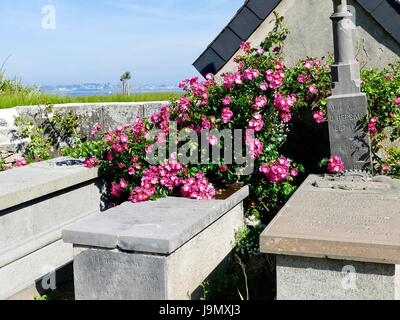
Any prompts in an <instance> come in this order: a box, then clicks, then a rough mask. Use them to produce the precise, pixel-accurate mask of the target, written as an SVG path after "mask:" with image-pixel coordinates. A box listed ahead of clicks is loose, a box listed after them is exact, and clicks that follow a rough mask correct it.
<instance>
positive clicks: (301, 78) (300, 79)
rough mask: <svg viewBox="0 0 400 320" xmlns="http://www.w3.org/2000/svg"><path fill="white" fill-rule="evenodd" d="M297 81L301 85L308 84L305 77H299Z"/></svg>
mask: <svg viewBox="0 0 400 320" xmlns="http://www.w3.org/2000/svg"><path fill="white" fill-rule="evenodd" d="M297 81H298V82H299V83H305V82H306V77H305V76H298V77H297Z"/></svg>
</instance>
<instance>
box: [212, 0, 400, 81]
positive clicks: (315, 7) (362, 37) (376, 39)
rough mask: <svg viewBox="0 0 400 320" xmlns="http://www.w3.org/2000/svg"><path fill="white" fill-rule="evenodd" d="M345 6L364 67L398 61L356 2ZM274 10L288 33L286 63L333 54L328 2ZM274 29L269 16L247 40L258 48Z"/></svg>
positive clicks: (296, 1)
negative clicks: (353, 16) (349, 9)
mask: <svg viewBox="0 0 400 320" xmlns="http://www.w3.org/2000/svg"><path fill="white" fill-rule="evenodd" d="M349 5H352V6H353V7H354V8H355V9H356V26H357V30H356V32H355V49H356V50H355V52H356V53H357V55H358V56H359V57H360V58H361V59H362V60H364V61H365V63H366V65H365V66H366V67H367V68H372V67H376V68H383V67H386V66H387V65H388V64H389V63H392V62H394V61H396V60H398V59H399V58H400V45H399V44H398V43H397V42H396V41H395V40H394V39H393V38H392V37H391V36H390V35H389V34H388V33H387V32H386V31H385V30H384V29H383V28H382V27H381V26H380V25H379V24H378V23H377V22H376V21H375V19H374V18H373V17H372V16H371V15H370V14H369V13H368V12H367V11H365V10H364V9H363V8H362V7H361V6H360V5H359V4H357V2H356V1H354V0H349ZM275 11H276V12H278V13H279V15H281V16H284V17H285V22H284V24H285V26H287V27H288V28H289V31H290V34H289V36H288V38H287V40H286V42H285V43H286V45H285V50H284V56H285V58H286V60H287V62H288V63H289V64H294V63H296V62H297V61H298V60H299V59H301V58H304V57H306V56H317V57H321V56H327V55H328V54H330V53H333V32H332V23H331V20H330V19H329V18H330V16H331V14H332V13H333V3H332V1H331V0H323V1H321V0H283V1H281V3H280V4H279V5H278V6H277V7H276V9H275ZM274 26H275V19H274V15H273V14H271V15H270V16H269V17H267V18H266V19H265V21H264V22H263V23H262V24H261V26H260V27H259V28H258V29H257V30H256V31H255V32H254V33H253V34H252V35H251V36H250V38H249V40H248V41H250V42H251V43H252V44H253V45H259V44H260V43H261V42H262V41H263V40H264V39H265V37H266V36H267V34H268V33H269V32H270V31H272V29H273V28H274ZM238 53H239V52H238ZM235 55H236V54H235ZM362 65H363V64H362ZM234 66H235V63H234V62H233V58H232V59H231V60H230V61H229V62H228V63H227V64H226V65H225V66H224V67H223V68H222V69H221V70H220V72H219V74H221V73H224V72H227V71H231V70H232V69H234Z"/></svg>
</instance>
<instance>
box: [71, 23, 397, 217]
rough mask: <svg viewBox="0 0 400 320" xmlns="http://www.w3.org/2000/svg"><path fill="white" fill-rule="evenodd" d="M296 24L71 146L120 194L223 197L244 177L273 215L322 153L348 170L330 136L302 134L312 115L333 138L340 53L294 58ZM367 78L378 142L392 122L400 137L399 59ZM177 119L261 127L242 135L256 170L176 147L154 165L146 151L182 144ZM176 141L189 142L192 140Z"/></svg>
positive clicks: (386, 168) (264, 211) (258, 208)
mask: <svg viewBox="0 0 400 320" xmlns="http://www.w3.org/2000/svg"><path fill="white" fill-rule="evenodd" d="M287 32H288V31H287V29H285V28H284V27H283V26H282V18H277V24H276V27H275V29H274V30H273V31H272V32H271V33H270V34H269V35H268V37H267V39H266V40H265V41H264V42H263V43H261V45H260V46H259V47H257V48H252V47H251V44H250V43H242V45H241V49H242V51H243V55H240V56H238V57H236V58H235V62H236V63H237V68H236V70H235V71H233V72H230V73H226V74H223V75H222V76H221V77H220V78H218V79H217V78H216V77H214V75H212V74H209V75H207V77H206V80H205V81H200V80H199V79H198V78H192V79H187V80H184V81H182V82H181V83H180V85H179V87H180V88H181V89H183V90H184V92H185V94H184V96H183V97H182V98H181V99H179V100H176V101H172V102H170V103H169V104H167V105H165V106H163V108H162V109H161V111H160V112H159V113H155V114H153V115H152V116H151V117H150V119H142V118H140V117H138V118H136V120H135V122H134V123H133V124H129V125H126V126H123V127H119V128H117V129H116V130H114V131H110V132H103V131H102V129H101V127H98V126H96V127H95V128H94V132H93V134H94V135H97V136H99V139H98V140H97V141H95V142H84V143H80V144H77V145H75V147H73V148H69V149H67V150H66V154H67V155H72V156H75V157H82V156H83V157H85V158H87V160H86V161H85V165H86V166H88V167H92V166H94V165H97V164H98V163H100V165H101V170H102V172H103V173H104V174H106V175H107V176H108V177H109V178H110V179H111V182H112V183H111V190H110V192H111V194H112V195H113V196H114V198H115V200H116V202H121V201H125V200H131V201H133V202H140V201H145V200H149V199H156V198H157V197H160V196H166V195H168V194H171V193H180V194H181V195H182V196H186V197H191V198H195V199H209V198H212V197H214V196H215V192H216V191H215V189H216V188H218V187H223V186H226V185H229V184H231V183H234V182H243V183H245V184H248V185H249V186H250V187H251V197H250V199H249V202H248V204H249V205H248V208H249V210H248V213H249V214H250V215H252V216H254V217H256V218H262V217H264V218H266V217H267V218H266V219H264V220H268V219H269V218H271V217H272V216H273V214H274V213H275V212H277V210H279V208H280V206H281V205H283V204H284V202H285V201H286V200H287V199H288V197H289V196H291V194H292V193H293V192H294V190H295V189H296V187H297V185H298V184H299V183H300V182H301V181H302V177H304V175H302V174H303V173H309V172H308V171H311V170H313V171H315V168H316V164H318V163H319V162H320V160H321V158H326V159H328V158H329V157H330V159H329V160H325V162H323V163H324V164H325V167H324V169H323V170H322V171H325V172H326V171H329V172H331V173H340V172H343V171H344V170H345V168H344V166H343V162H342V161H341V159H340V158H339V157H337V156H336V155H329V150H327V148H326V147H327V146H328V141H327V140H322V145H324V146H325V149H324V148H323V147H319V146H318V144H317V143H316V141H317V140H318V139H319V138H320V136H324V134H321V135H320V134H315V132H312V133H311V135H310V137H308V138H302V137H303V135H304V131H307V130H308V129H309V127H310V125H309V126H308V127H307V128H306V129H307V130H304V128H303V127H301V125H302V124H304V123H308V124H310V123H312V126H314V128H317V129H316V130H319V132H325V138H326V132H327V126H326V113H327V110H326V98H327V97H328V96H329V95H330V94H331V81H332V80H331V74H330V64H331V62H332V60H331V59H325V58H322V59H316V58H306V59H304V60H302V61H300V62H299V63H298V64H296V65H294V66H291V67H289V66H287V64H286V63H285V62H284V60H283V58H282V54H281V53H282V49H283V45H284V40H285V38H286V36H287ZM362 79H363V90H364V91H365V92H366V93H367V95H368V100H369V106H370V114H371V117H369V119H365V122H366V131H367V129H369V131H370V133H371V134H373V138H374V146H375V148H377V146H378V145H379V141H381V140H382V134H383V131H384V129H385V128H387V127H391V128H393V130H392V131H391V139H393V140H394V139H397V138H398V137H399V135H400V126H399V121H400V112H399V104H400V98H399V97H400V65H393V66H391V69H390V70H383V71H377V70H365V71H363V72H362ZM172 121H174V122H176V125H177V128H176V130H177V132H178V133H180V132H183V131H184V130H185V129H186V128H190V129H193V130H195V132H197V134H198V135H200V133H201V132H202V131H204V130H213V129H217V130H219V131H222V130H224V129H228V130H235V129H243V130H252V131H253V132H254V135H248V134H246V133H245V134H244V135H243V137H242V139H243V152H246V150H247V152H249V153H250V157H251V158H252V160H253V161H254V163H255V170H254V172H253V174H251V175H243V176H240V175H236V172H237V170H238V169H240V167H241V166H240V165H236V164H228V165H227V164H226V163H225V161H224V159H223V158H222V159H221V160H220V162H218V163H214V162H209V163H206V164H197V163H192V164H189V165H183V164H182V163H180V162H179V156H180V155H179V154H171V155H169V160H167V161H166V162H164V163H159V164H157V165H150V164H149V162H148V161H147V158H146V155H148V154H149V153H151V152H153V151H154V150H153V148H155V147H157V146H160V145H162V144H166V146H168V145H170V144H172V143H173V141H172V139H175V138H173V137H171V136H170V130H169V129H170V125H171V122H172ZM367 124H368V125H367ZM299 128H301V129H299ZM154 129H157V130H158V131H159V134H158V135H157V136H156V137H151V138H149V137H148V133H149V132H150V131H152V130H154ZM296 130H297V131H296ZM243 132H246V131H243ZM317 132H318V131H317ZM310 139H312V140H310ZM207 140H208V142H209V144H210V148H211V147H212V146H220V147H221V148H222V149H223V148H224V143H225V141H224V139H223V138H220V137H218V136H216V135H213V134H212V131H210V133H208V136H207ZM176 143H177V144H178V145H180V146H181V145H183V144H184V141H177V142H176ZM310 146H312V147H313V148H314V149H310ZM375 156H376V155H375ZM393 159H395V157H392V158H391V159H388V160H387V161H386V162H387V163H385V162H384V161H383V160H382V159H379V158H378V157H377V156H376V157H375V161H376V167H377V168H379V169H380V170H381V171H382V172H383V173H390V174H393V175H396V174H397V173H396V172H397V171H398V162H396V160H393ZM301 162H302V163H303V164H304V165H305V167H306V169H305V168H304V167H303V165H301V164H299V163H301ZM311 163H312V164H313V165H310V164H311ZM314 164H315V165H314ZM299 176H300V178H298V177H299Z"/></svg>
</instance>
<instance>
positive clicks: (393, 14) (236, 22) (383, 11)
mask: <svg viewBox="0 0 400 320" xmlns="http://www.w3.org/2000/svg"><path fill="white" fill-rule="evenodd" d="M356 1H357V2H358V3H359V4H360V6H361V7H362V8H363V9H364V10H366V11H367V12H368V13H369V14H370V15H371V16H372V17H373V18H374V19H375V20H376V21H377V22H378V23H379V24H380V25H381V26H382V28H383V29H384V30H385V31H386V32H388V33H389V34H390V35H391V36H392V37H393V39H394V40H395V41H397V42H398V43H400V22H399V21H400V17H399V16H400V0H356ZM280 2H281V0H264V1H260V0H246V2H245V3H244V5H243V6H242V7H241V8H240V9H239V10H238V11H237V12H236V14H235V16H234V17H233V18H232V19H231V21H230V22H229V23H228V25H227V26H226V27H225V28H224V29H223V30H222V31H221V33H219V34H218V36H217V37H216V38H215V39H214V40H213V41H212V42H211V43H210V44H209V46H208V47H207V49H206V50H205V51H204V52H203V53H202V54H201V55H200V56H199V57H198V58H197V59H196V61H195V62H194V63H193V66H194V67H195V68H196V69H197V70H198V71H199V72H200V73H201V74H202V75H203V76H205V75H206V74H207V73H209V72H212V73H214V74H215V73H217V72H218V71H219V70H221V69H222V67H223V66H224V65H225V64H226V63H227V62H228V61H229V60H230V59H231V58H232V57H233V56H234V55H235V53H236V52H237V51H238V50H239V45H238V42H239V41H238V39H240V40H241V41H246V40H247V39H248V38H249V37H250V36H251V35H252V34H253V33H254V32H255V31H256V30H257V29H258V27H259V26H260V25H261V24H262V23H263V21H264V20H265V19H266V18H267V17H268V16H269V15H270V14H271V13H272V12H273V11H274V10H275V8H276V7H277V6H278V4H279V3H280ZM241 26H244V29H246V30H245V32H244V33H242V34H239V32H238V30H241V29H238V27H241ZM232 39H234V40H235V41H232ZM229 40H230V41H229ZM210 55H211V56H212V57H213V59H214V60H212V59H210V61H208V59H207V58H208V57H210Z"/></svg>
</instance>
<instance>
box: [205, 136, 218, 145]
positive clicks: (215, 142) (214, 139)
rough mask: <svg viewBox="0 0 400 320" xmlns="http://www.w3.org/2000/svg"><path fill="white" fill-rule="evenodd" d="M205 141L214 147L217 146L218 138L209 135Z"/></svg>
mask: <svg viewBox="0 0 400 320" xmlns="http://www.w3.org/2000/svg"><path fill="white" fill-rule="evenodd" d="M207 139H208V142H209V143H210V145H212V146H216V145H217V144H218V138H217V137H216V136H213V135H210V136H208V138H207Z"/></svg>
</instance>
